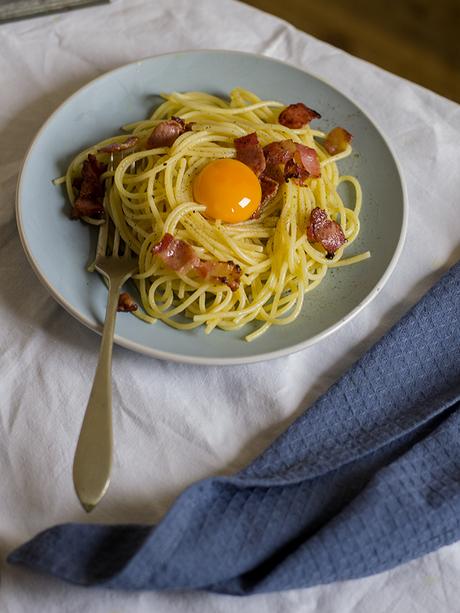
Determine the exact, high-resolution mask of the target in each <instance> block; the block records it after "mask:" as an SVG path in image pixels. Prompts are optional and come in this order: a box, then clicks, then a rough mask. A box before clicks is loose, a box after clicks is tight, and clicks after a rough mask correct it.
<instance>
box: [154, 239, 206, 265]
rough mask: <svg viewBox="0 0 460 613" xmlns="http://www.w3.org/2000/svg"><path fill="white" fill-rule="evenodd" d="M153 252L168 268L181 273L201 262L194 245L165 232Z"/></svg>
mask: <svg viewBox="0 0 460 613" xmlns="http://www.w3.org/2000/svg"><path fill="white" fill-rule="evenodd" d="M152 253H154V254H155V255H157V256H158V257H160V258H161V259H162V260H163V262H164V263H165V264H166V266H167V267H168V268H171V270H175V271H176V272H180V273H183V274H185V273H187V272H189V271H190V270H191V269H192V268H196V267H197V266H199V264H200V258H199V257H198V256H197V254H196V253H195V251H194V249H193V247H192V246H191V245H189V244H188V243H186V242H185V241H182V240H180V239H177V238H174V236H173V235H172V234H165V235H164V236H163V238H162V239H161V241H160V242H159V243H158V244H156V245H155V246H154V247H153V249H152Z"/></svg>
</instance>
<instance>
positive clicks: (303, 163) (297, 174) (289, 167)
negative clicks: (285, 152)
mask: <svg viewBox="0 0 460 613" xmlns="http://www.w3.org/2000/svg"><path fill="white" fill-rule="evenodd" d="M294 144H295V148H296V151H295V153H294V155H293V157H292V159H290V160H288V161H287V162H286V164H285V166H284V178H285V180H286V181H287V180H288V179H291V178H295V179H299V181H303V180H304V179H306V178H308V177H320V176H321V166H320V163H319V159H318V154H317V153H316V151H315V149H312V148H311V147H307V146H306V145H302V144H301V143H294Z"/></svg>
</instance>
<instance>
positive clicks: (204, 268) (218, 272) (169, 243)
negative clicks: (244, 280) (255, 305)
mask: <svg viewBox="0 0 460 613" xmlns="http://www.w3.org/2000/svg"><path fill="white" fill-rule="evenodd" d="M152 253H154V254H155V255H157V256H158V257H160V258H161V259H162V260H163V262H164V263H165V265H166V266H167V267H168V268H171V270H175V271H176V272H180V273H187V272H189V271H191V270H195V272H196V273H197V274H198V275H200V277H202V278H203V279H210V280H215V281H219V282H221V283H225V285H228V287H229V288H230V289H231V290H232V291H235V290H236V289H238V286H239V283H240V278H241V268H240V267H239V266H238V264H235V263H234V262H218V261H208V260H201V259H200V258H199V257H198V255H197V254H196V253H195V250H194V249H193V247H192V246H191V245H189V244H188V243H187V242H186V241H183V240H180V239H177V238H174V237H173V236H172V234H165V235H164V236H163V238H162V239H161V241H160V242H159V243H158V244H156V245H155V246H154V247H153V249H152Z"/></svg>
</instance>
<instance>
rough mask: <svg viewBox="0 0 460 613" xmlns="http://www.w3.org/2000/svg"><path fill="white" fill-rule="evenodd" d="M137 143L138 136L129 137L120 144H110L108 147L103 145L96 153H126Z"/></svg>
mask: <svg viewBox="0 0 460 613" xmlns="http://www.w3.org/2000/svg"><path fill="white" fill-rule="evenodd" d="M138 142H139V137H138V136H130V137H128V138H127V139H126V140H125V141H123V142H122V143H110V144H109V145H105V147H101V148H100V149H98V151H99V152H100V153H119V152H120V151H128V150H129V149H134V147H135V146H136V145H137V143H138Z"/></svg>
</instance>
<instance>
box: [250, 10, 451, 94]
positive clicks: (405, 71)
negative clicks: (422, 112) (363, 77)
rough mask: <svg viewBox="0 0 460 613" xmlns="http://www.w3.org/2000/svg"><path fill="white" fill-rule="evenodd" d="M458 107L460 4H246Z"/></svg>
mask: <svg viewBox="0 0 460 613" xmlns="http://www.w3.org/2000/svg"><path fill="white" fill-rule="evenodd" d="M245 1H246V4H250V5H252V6H255V7H257V8H260V9H262V10H264V11H267V12H269V13H273V14H274V15H277V16H278V17H282V18H283V19H285V20H286V21H289V22H291V23H292V24H294V25H295V26H296V27H297V28H299V29H300V30H304V31H305V32H308V33H309V34H312V35H313V36H315V37H317V38H319V39H321V40H324V41H326V42H328V43H331V44H332V45H335V46H336V47H340V48H341V49H344V50H345V51H348V52H349V53H352V54H353V55H356V56H358V57H361V58H363V59H365V60H368V61H370V62H372V63H374V64H377V65H378V66H381V67H382V68H386V69H387V70H389V71H391V72H393V73H395V74H398V75H400V76H402V77H406V78H407V79H410V80H411V81H415V82H416V83H419V84H420V85H424V86H425V87H428V88H429V89H431V90H433V91H435V92H437V93H439V94H442V95H443V96H446V97H447V98H451V99H453V100H456V101H457V102H460V0H385V1H378V0H245Z"/></svg>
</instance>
